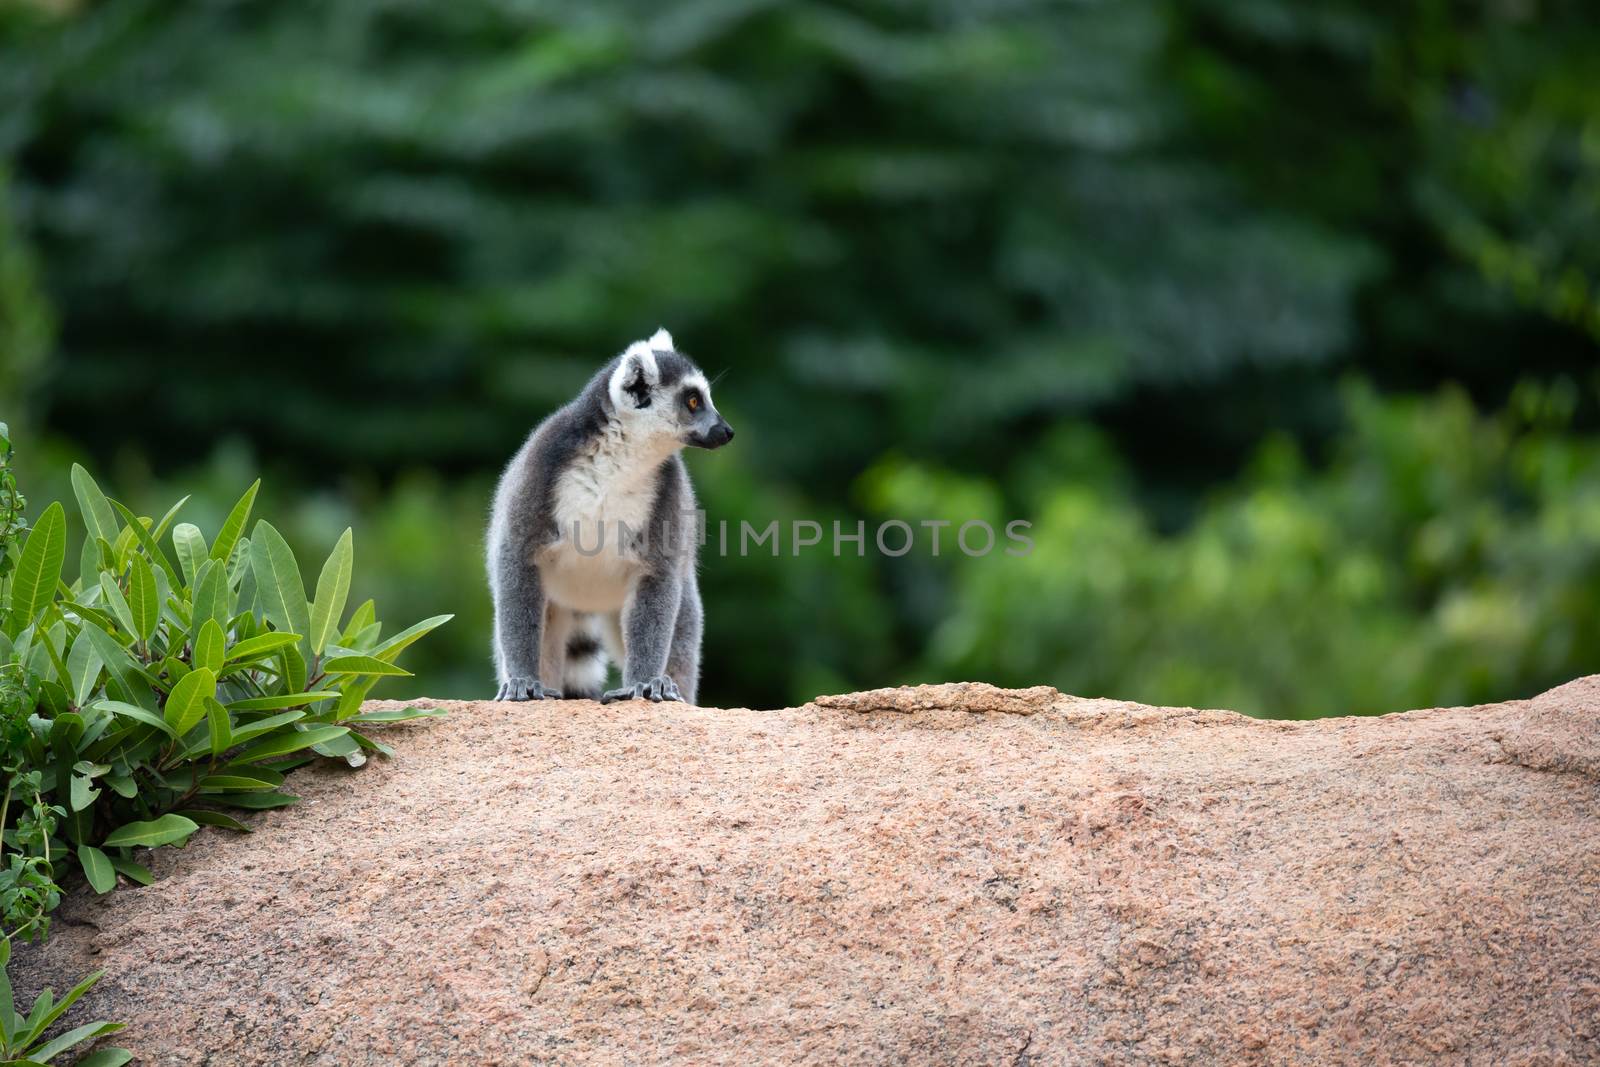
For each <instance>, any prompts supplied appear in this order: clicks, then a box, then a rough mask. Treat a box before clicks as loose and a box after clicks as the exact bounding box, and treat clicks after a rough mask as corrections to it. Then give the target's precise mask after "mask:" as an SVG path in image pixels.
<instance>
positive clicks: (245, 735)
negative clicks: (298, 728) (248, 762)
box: [233, 711, 306, 745]
mask: <svg viewBox="0 0 1600 1067" xmlns="http://www.w3.org/2000/svg"><path fill="white" fill-rule="evenodd" d="M305 717H306V713H305V712H304V711H285V712H282V713H280V714H278V715H272V716H269V717H267V718H265V719H259V720H257V721H256V722H253V723H251V724H249V725H248V726H239V727H236V728H235V729H234V731H233V743H234V744H235V745H242V744H244V743H245V742H246V741H249V740H250V739H251V738H254V737H260V736H261V735H262V734H265V733H271V732H272V731H273V730H276V729H277V728H278V727H280V726H287V725H288V724H289V723H292V722H298V721H299V720H300V719H303V718H305Z"/></svg>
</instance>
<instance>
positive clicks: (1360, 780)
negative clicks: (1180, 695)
mask: <svg viewBox="0 0 1600 1067" xmlns="http://www.w3.org/2000/svg"><path fill="white" fill-rule="evenodd" d="M448 706H449V707H450V712H451V713H450V716H449V717H448V718H447V719H443V720H438V721H433V722H426V723H421V724H411V725H407V726H403V727H396V728H394V729H393V730H391V731H389V733H388V734H387V735H386V739H387V740H390V741H391V743H393V744H394V746H395V747H396V749H397V756H396V758H395V759H394V760H392V761H389V762H378V763H375V764H373V765H371V766H369V767H367V768H365V769H363V770H360V771H350V770H345V769H341V768H337V767H319V768H315V769H309V770H306V771H302V772H298V773H297V774H296V775H295V776H294V777H293V778H292V779H291V782H292V784H293V787H294V789H295V791H297V792H299V793H300V794H301V795H302V796H303V797H304V798H305V799H304V803H303V804H302V805H300V806H299V807H298V808H294V809H290V810H285V811H278V812H269V813H265V814H262V815H260V816H258V817H254V818H253V819H252V822H253V824H254V825H255V827H256V833H254V834H252V835H250V836H237V835H230V834H228V833H226V832H223V831H218V830H210V829H208V830H205V831H203V832H202V834H201V835H200V836H199V837H198V838H197V839H196V840H195V841H194V842H193V843H192V844H191V845H190V846H189V847H188V848H186V849H184V850H182V851H175V850H172V849H164V850H161V851H159V852H157V853H155V854H154V855H153V857H152V862H153V865H154V867H155V869H156V871H157V874H158V876H159V881H158V882H157V883H156V884H155V885H154V886H153V887H151V888H148V889H138V888H128V889H121V890H119V891H117V892H116V893H114V894H111V895H110V896H108V897H104V898H98V899H97V898H93V897H92V896H88V895H84V894H79V895H75V896H74V897H72V898H71V899H69V900H68V901H67V903H66V904H64V905H63V907H62V910H61V913H60V920H59V921H58V923H57V925H56V931H55V934H54V936H53V937H52V940H51V941H50V943H49V944H48V945H47V946H46V947H44V948H43V949H40V950H27V951H24V952H23V953H21V958H20V960H19V963H18V965H16V966H14V970H16V971H18V973H19V975H20V978H19V984H20V985H21V986H22V987H24V988H25V989H30V990H31V988H35V987H37V986H38V985H40V984H43V983H45V982H49V983H51V984H54V985H55V986H56V988H57V989H58V990H59V989H60V988H62V987H63V986H64V985H66V984H69V983H70V981H71V980H72V979H74V978H76V977H77V976H79V975H81V974H82V973H83V972H84V971H87V970H89V969H91V968H95V967H104V968H106V969H107V971H108V972H109V973H108V975H107V977H106V978H105V980H104V981H103V982H102V983H101V985H100V987H99V988H98V989H97V990H96V991H95V993H94V994H93V995H92V996H91V998H90V1000H89V1002H88V1003H89V1009H88V1010H91V1011H93V1012H94V1014H95V1015H97V1016H101V1017H113V1018H123V1019H126V1020H127V1021H128V1022H129V1023H130V1026H129V1028H128V1030H127V1031H126V1032H125V1033H124V1034H122V1035H119V1042H120V1043H122V1044H124V1045H127V1046H129V1047H131V1048H133V1049H135V1050H136V1051H137V1052H138V1053H139V1056H140V1062H141V1063H145V1064H159V1065H166V1064H184V1065H190V1064H217V1065H222V1064H227V1065H253V1064H262V1065H266V1064H273V1065H276V1064H302V1063H303V1064H385V1065H390V1064H445V1063H451V1064H457V1063H462V1064H465V1063H471V1064H508V1065H509V1064H530V1063H545V1062H550V1063H575V1062H598V1063H659V1062H685V1063H739V1064H746V1063H830V1064H831V1063H902V1062H914V1063H950V1064H955V1063H963V1064H964V1063H1008V1064H1030V1063H1034V1064H1045V1063H1052V1064H1054V1063H1059V1064H1080V1063H1112V1064H1117V1063H1127V1064H1136V1063H1139V1064H1142V1063H1240V1064H1255V1063H1261V1064H1277V1063H1306V1064H1311V1063H1350V1062H1362V1063H1374V1064H1384V1063H1440V1064H1444V1063H1449V1064H1455V1063H1484V1064H1490V1063H1494V1064H1501V1063H1510V1064H1527V1065H1533V1064H1563V1063H1572V1064H1577V1063H1595V1062H1600V834H1597V833H1596V829H1597V826H1600V823H1597V817H1600V758H1597V748H1596V744H1597V741H1596V739H1597V736H1600V735H1597V730H1600V679H1596V678H1590V679H1584V680H1582V681H1578V682H1574V683H1572V684H1571V685H1568V686H1564V687H1562V688H1561V689H1557V690H1554V691H1553V692H1551V693H1547V694H1545V695H1544V696H1542V697H1539V698H1537V699H1535V700H1532V701H1523V702H1515V703H1509V704H1499V705H1489V706H1483V707H1475V708H1456V709H1449V710H1434V711H1419V712H1411V713H1409V714H1406V715H1396V716H1386V717H1383V718H1374V719H1354V718H1351V719H1325V720H1321V721H1318V722H1309V723H1288V722H1262V721H1256V720H1252V719H1247V718H1244V717H1241V716H1238V715H1234V714H1231V713H1228V712H1217V711H1193V710H1190V709H1171V708H1166V709H1162V708H1147V707H1142V706H1140V705H1135V704H1126V703H1119V702H1116V701H1109V700H1078V699H1074V698H1071V697H1064V696H1060V695H1059V694H1056V693H1055V692H1054V691H1053V690H1048V689H1033V690H1025V691H1021V692H1008V691H1004V690H997V689H993V688H992V687H988V686H982V685H953V686H936V687H925V688H921V689H907V690H884V691H878V692H874V693H868V694H855V695H851V696H848V697H830V698H825V699H820V700H818V701H817V703H816V704H814V705H809V706H807V707H803V708H797V709H790V710H785V711H769V712H760V711H745V710H718V709H713V708H690V707H685V706H683V705H679V704H638V703H634V704H614V705H609V706H605V707H602V706H600V705H597V704H589V703H578V702H565V703H562V702H546V703H532V704H502V705H496V704H491V703H456V704H450V705H448ZM1017 712H1021V713H1023V714H1014V713H1017Z"/></svg>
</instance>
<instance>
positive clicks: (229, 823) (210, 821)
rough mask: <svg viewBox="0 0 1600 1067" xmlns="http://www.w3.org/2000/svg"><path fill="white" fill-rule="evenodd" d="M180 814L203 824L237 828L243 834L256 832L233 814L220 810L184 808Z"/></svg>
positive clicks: (226, 828)
mask: <svg viewBox="0 0 1600 1067" xmlns="http://www.w3.org/2000/svg"><path fill="white" fill-rule="evenodd" d="M178 814H179V815H183V816H185V817H187V818H190V819H193V820H194V821H195V822H197V823H199V824H200V825H201V826H220V827H222V828H223V829H224V830H237V831H239V832H240V833H242V834H252V833H255V831H254V830H252V829H250V827H248V826H246V825H245V824H244V823H242V822H240V821H239V820H238V819H235V818H234V817H233V816H232V815H224V814H222V812H220V811H208V810H207V809H205V808H184V809H183V810H182V811H180V812H178Z"/></svg>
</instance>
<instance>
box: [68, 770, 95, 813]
mask: <svg viewBox="0 0 1600 1067" xmlns="http://www.w3.org/2000/svg"><path fill="white" fill-rule="evenodd" d="M99 795H100V790H98V789H96V788H95V787H94V782H93V781H91V780H90V779H88V778H86V777H84V776H83V775H81V774H74V775H73V776H72V781H71V784H70V787H69V788H68V790H67V806H68V807H69V808H70V809H71V810H72V811H82V810H83V809H84V808H87V807H88V806H89V805H90V804H93V803H94V798H95V797H97V796H99Z"/></svg>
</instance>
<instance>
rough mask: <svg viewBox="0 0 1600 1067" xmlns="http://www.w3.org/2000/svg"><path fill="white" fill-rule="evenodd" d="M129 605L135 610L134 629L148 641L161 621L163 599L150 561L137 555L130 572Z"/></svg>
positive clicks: (140, 636)
mask: <svg viewBox="0 0 1600 1067" xmlns="http://www.w3.org/2000/svg"><path fill="white" fill-rule="evenodd" d="M128 607H129V608H130V609H131V610H132V611H133V631H134V633H136V634H138V635H139V640H141V641H145V642H148V641H149V640H150V637H151V635H153V634H154V633H155V632H156V623H158V622H160V621H161V601H160V599H159V598H158V596H157V593H156V575H155V571H153V570H151V568H150V562H149V561H148V560H146V559H145V558H144V557H143V556H140V555H135V556H134V557H133V565H132V567H131V569H130V570H129V572H128Z"/></svg>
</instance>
